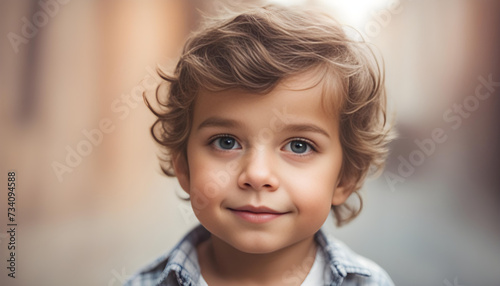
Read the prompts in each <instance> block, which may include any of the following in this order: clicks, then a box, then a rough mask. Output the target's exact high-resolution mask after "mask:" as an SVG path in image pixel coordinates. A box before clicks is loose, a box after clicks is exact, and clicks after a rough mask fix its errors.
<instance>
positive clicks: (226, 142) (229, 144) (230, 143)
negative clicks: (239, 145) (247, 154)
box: [221, 137, 234, 149]
mask: <svg viewBox="0 0 500 286" xmlns="http://www.w3.org/2000/svg"><path fill="white" fill-rule="evenodd" d="M221 147H222V148H225V149H231V148H233V147H234V140H233V139H232V138H228V137H226V138H222V139H221Z"/></svg>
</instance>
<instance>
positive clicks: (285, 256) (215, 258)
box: [198, 235, 316, 285]
mask: <svg viewBox="0 0 500 286" xmlns="http://www.w3.org/2000/svg"><path fill="white" fill-rule="evenodd" d="M198 253H199V261H200V267H201V271H202V275H203V277H204V278H205V280H206V281H207V283H208V284H209V285H212V284H213V285H223V284H226V283H229V284H232V285H234V282H237V284H238V285H244V284H258V285H281V284H285V283H288V284H287V285H300V284H301V283H302V281H303V280H304V279H305V278H306V276H307V274H308V273H309V270H310V269H311V267H312V264H313V262H314V258H315V256H316V243H315V242H314V238H313V237H309V238H307V239H304V240H302V241H299V242H297V243H295V244H292V245H290V246H287V247H285V248H282V249H279V250H277V251H274V252H271V253H259V254H254V253H245V252H242V251H239V250H238V249H236V248H234V247H233V246H231V245H229V244H227V243H226V242H224V241H222V240H220V239H219V238H217V237H216V236H213V235H212V236H211V237H210V239H209V240H207V241H206V242H205V243H203V244H200V246H199V248H198ZM210 280H212V281H210ZM231 281H232V282H231ZM210 282H212V283H210Z"/></svg>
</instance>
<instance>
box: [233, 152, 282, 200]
mask: <svg viewBox="0 0 500 286" xmlns="http://www.w3.org/2000/svg"><path fill="white" fill-rule="evenodd" d="M241 160H242V162H241V164H242V169H241V173H240V174H239V177H238V186H239V187H240V188H241V189H243V190H257V191H260V190H267V191H275V190H277V189H278V187H279V180H278V178H277V176H276V174H275V170H276V168H275V166H274V163H275V162H274V161H273V156H272V155H271V154H267V152H266V151H265V150H255V151H253V152H250V153H249V154H246V155H245V156H244V157H243V158H242V159H241Z"/></svg>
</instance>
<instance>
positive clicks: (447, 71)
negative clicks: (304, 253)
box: [0, 0, 500, 286]
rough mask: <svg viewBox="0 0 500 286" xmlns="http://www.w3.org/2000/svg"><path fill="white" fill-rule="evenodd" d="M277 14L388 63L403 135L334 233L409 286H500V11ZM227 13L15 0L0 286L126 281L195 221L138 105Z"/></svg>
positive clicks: (3, 151)
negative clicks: (12, 235)
mask: <svg viewBox="0 0 500 286" xmlns="http://www.w3.org/2000/svg"><path fill="white" fill-rule="evenodd" d="M272 2H278V3H282V4H286V5H288V4H301V3H308V4H310V5H321V6H323V7H324V9H325V10H328V11H331V13H332V14H333V15H335V16H336V17H337V18H338V19H339V21H340V22H341V23H343V24H346V25H350V26H352V27H354V28H356V29H358V30H359V31H360V32H361V33H362V34H364V36H365V37H366V39H367V40H368V41H370V42H372V43H373V44H374V45H376V46H377V47H378V49H379V52H380V54H381V55H382V56H383V57H384V59H385V66H386V76H387V77H386V81H387V90H388V93H389V96H390V98H391V100H390V105H391V108H392V109H393V110H394V111H395V112H396V125H397V130H398V132H399V136H400V137H399V139H398V140H396V141H394V142H393V144H392V145H391V154H390V157H389V160H388V164H387V167H386V171H385V172H384V173H382V175H381V176H380V177H378V178H375V179H370V180H368V181H367V183H366V185H365V188H364V190H363V196H364V203H365V204H364V209H363V212H362V213H361V215H360V216H359V217H358V218H357V219H356V220H354V221H353V222H352V223H350V224H348V225H346V226H344V227H341V228H335V227H334V226H333V222H332V221H331V220H328V221H327V223H326V224H325V229H326V230H327V231H328V232H329V233H331V234H332V235H334V236H335V237H337V238H339V239H341V240H343V241H344V242H345V243H347V244H348V245H349V246H350V247H351V248H352V249H354V250H355V251H357V252H358V253H360V254H362V255H364V256H366V257H369V258H371V259H372V260H374V261H376V262H377V263H379V264H380V265H381V266H382V267H383V268H385V269H386V270H387V271H388V272H389V274H390V275H391V277H392V278H393V280H394V282H395V283H396V285H446V286H448V285H470V286H472V285H475V286H478V285H500V271H499V270H500V193H499V187H500V182H499V181H500V179H499V177H500V176H499V166H498V159H500V156H499V155H500V154H499V148H498V146H499V145H500V140H499V139H500V138H499V137H500V136H499V132H498V131H499V130H498V122H499V121H498V120H499V119H500V118H499V117H500V116H499V114H500V112H499V111H500V100H499V99H498V95H499V94H500V83H498V82H500V56H499V55H500V52H499V51H500V14H499V13H500V1H496V0H491V1H488V0H475V1H468V0H418V1H410V0H401V1H397V0H365V1H362V0H337V1H335V0H330V1H327V0H323V1H320V0H316V1H298V0H297V1H272ZM219 4H220V1H210V0H204V1H201V0H198V1H195V0H190V1H180V0H159V1H154V0H147V1H81V0H64V1H63V0H58V1H56V0H40V1H27V0H25V1H1V2H0V15H1V17H0V32H1V35H2V37H1V40H0V46H1V48H0V88H1V89H0V91H1V95H0V100H1V101H0V102H1V103H0V118H1V120H0V160H1V161H0V170H1V174H0V182H1V185H2V186H3V187H2V192H0V193H1V195H0V206H1V207H0V210H1V213H0V223H1V224H0V256H1V261H2V262H1V265H2V266H1V267H0V269H1V270H0V284H1V285H121V284H123V282H124V281H125V280H126V279H127V278H128V277H129V276H130V275H131V274H133V273H135V272H136V271H137V270H138V269H139V268H140V267H142V266H144V265H145V264H147V263H149V262H150V261H152V260H153V259H155V258H156V257H158V256H159V255H160V254H163V253H165V252H167V251H168V250H169V249H170V248H171V247H173V246H174V244H175V243H176V242H177V241H178V240H179V239H180V238H181V237H182V236H183V235H184V234H185V233H186V232H187V231H188V230H190V229H191V228H192V227H193V226H194V225H196V223H197V222H196V218H195V217H194V215H193V214H192V212H191V211H190V206H189V204H188V203H186V202H183V201H181V200H180V199H179V198H178V194H180V193H181V192H180V187H179V186H178V185H177V182H176V180H175V179H172V178H167V177H165V176H164V175H162V173H161V171H160V168H159V165H158V160H157V157H156V156H157V154H158V148H157V146H156V145H155V144H154V143H153V140H152V138H151V136H150V134H149V127H150V126H151V124H152V123H153V122H154V117H153V115H152V114H151V113H150V112H149V110H148V109H147V108H146V107H145V105H144V103H143V101H142V98H141V94H142V92H143V91H150V92H151V89H152V88H153V87H154V86H155V85H156V83H157V82H158V76H157V75H156V74H155V72H154V70H155V69H156V65H157V64H160V65H162V66H165V67H169V66H171V65H172V64H173V63H175V61H176V57H177V56H178V55H179V53H180V50H181V48H182V44H183V41H184V40H185V39H186V37H187V36H188V34H189V33H190V31H192V30H193V29H194V28H196V27H197V25H198V23H199V21H200V19H201V17H202V14H203V13H207V14H209V15H210V14H211V13H213V11H214V8H215V7H216V6H217V5H219ZM8 171H15V172H16V174H17V177H16V182H17V189H16V192H17V195H16V212H15V213H16V222H17V224H18V226H17V228H16V246H17V248H16V278H15V279H12V278H9V277H8V276H7V274H8V272H9V271H8V269H7V268H6V267H7V263H6V259H8V257H9V256H8V255H9V254H8V253H9V251H8V249H7V246H8V242H9V237H8V234H7V232H6V231H7V223H8V221H7V199H8V195H7V187H6V186H7V178H8V176H7V172H8Z"/></svg>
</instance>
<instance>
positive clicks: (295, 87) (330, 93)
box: [193, 70, 340, 129]
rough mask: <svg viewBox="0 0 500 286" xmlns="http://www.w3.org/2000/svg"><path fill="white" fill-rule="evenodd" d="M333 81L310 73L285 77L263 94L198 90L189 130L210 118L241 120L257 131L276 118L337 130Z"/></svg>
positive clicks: (335, 95)
mask: <svg viewBox="0 0 500 286" xmlns="http://www.w3.org/2000/svg"><path fill="white" fill-rule="evenodd" d="M336 82H337V81H336V79H335V78H330V79H327V78H326V76H325V74H324V73H323V74H321V73H318V72H317V71H316V70H314V71H309V72H304V73H301V74H298V75H295V76H292V77H289V78H286V79H285V80H282V81H281V82H280V83H279V84H278V85H277V86H276V87H275V88H274V89H273V90H271V91H270V92H269V93H266V94H257V93H252V92H248V91H242V90H236V89H232V90H225V91H220V92H214V91H202V92H200V93H199V95H198V97H197V99H196V103H195V106H194V114H193V128H194V129H196V128H197V127H198V126H199V125H200V124H201V123H203V121H205V120H206V119H207V118H210V117H217V118H220V117H225V118H229V119H235V120H243V121H246V122H248V123H252V124H254V125H255V126H260V127H261V128H262V127H265V126H266V125H269V124H270V122H271V121H273V120H276V117H278V119H283V118H282V117H287V118H288V119H289V120H290V121H294V123H303V122H309V123H314V124H322V125H323V128H329V127H332V128H333V129H337V127H336V126H337V125H338V116H337V114H338V108H339V103H340V94H339V93H338V90H340V88H338V87H336V86H335V83H336Z"/></svg>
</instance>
